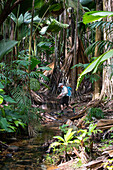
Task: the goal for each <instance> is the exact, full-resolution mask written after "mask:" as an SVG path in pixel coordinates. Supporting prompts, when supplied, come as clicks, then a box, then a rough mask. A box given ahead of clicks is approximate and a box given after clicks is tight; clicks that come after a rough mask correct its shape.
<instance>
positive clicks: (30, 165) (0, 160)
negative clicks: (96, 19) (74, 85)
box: [0, 105, 70, 170]
mask: <svg viewBox="0 0 113 170" xmlns="http://www.w3.org/2000/svg"><path fill="white" fill-rule="evenodd" d="M54 106H55V105H54ZM42 109H44V110H46V113H47V119H49V118H50V117H52V116H53V115H55V113H57V112H58V110H59V107H58V105H57V108H56V107H53V105H52V108H50V106H49V107H48V105H42ZM50 111H51V113H50ZM48 113H49V114H48ZM65 114H66V115H65V116H64V117H61V118H57V119H53V120H51V119H50V122H49V123H47V124H46V125H45V126H42V127H41V128H40V129H39V130H38V132H37V134H36V137H34V138H28V137H25V136H24V137H22V138H20V139H16V140H15V141H13V142H10V143H8V145H9V147H8V149H6V150H5V151H3V153H2V152H1V153H0V170H58V169H59V168H58V167H55V166H51V165H47V164H46V163H45V162H44V157H45V156H46V155H47V150H48V146H49V143H50V141H51V140H52V139H53V136H56V135H60V133H61V132H60V131H59V126H60V125H62V124H63V123H64V122H66V120H67V119H68V116H69V115H70V114H69V113H68V112H67V110H66V112H65ZM48 115H49V118H48ZM44 116H45V115H44ZM53 117H54V116H53ZM35 126H36V125H35Z"/></svg>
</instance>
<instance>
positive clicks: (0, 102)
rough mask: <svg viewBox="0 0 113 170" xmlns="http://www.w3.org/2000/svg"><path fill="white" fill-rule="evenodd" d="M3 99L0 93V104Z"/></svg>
mask: <svg viewBox="0 0 113 170" xmlns="http://www.w3.org/2000/svg"><path fill="white" fill-rule="evenodd" d="M3 99H4V98H3V96H1V95H0V104H2V102H3Z"/></svg>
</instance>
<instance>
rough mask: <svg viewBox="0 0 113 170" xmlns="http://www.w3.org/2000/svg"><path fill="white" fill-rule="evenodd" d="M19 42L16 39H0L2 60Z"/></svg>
mask: <svg viewBox="0 0 113 170" xmlns="http://www.w3.org/2000/svg"><path fill="white" fill-rule="evenodd" d="M17 43H18V42H17V41H15V40H2V41H0V61H1V60H2V58H3V56H4V55H5V54H6V53H8V52H9V50H11V49H12V48H13V47H14V46H15V45H16V44H17Z"/></svg>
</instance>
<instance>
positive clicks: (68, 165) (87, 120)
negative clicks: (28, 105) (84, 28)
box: [42, 98, 113, 170]
mask: <svg viewBox="0 0 113 170" xmlns="http://www.w3.org/2000/svg"><path fill="white" fill-rule="evenodd" d="M71 105H72V106H73V107H74V109H75V113H73V111H72V110H70V109H65V110H64V113H63V114H62V115H60V114H59V113H60V110H55V109H53V110H51V112H45V113H44V115H42V117H43V121H42V124H43V125H44V126H48V125H49V126H50V127H51V128H54V129H58V128H59V126H62V125H64V124H67V125H68V127H70V128H73V129H77V130H85V129H86V130H87V132H88V131H89V126H90V124H93V125H95V124H96V130H101V133H99V132H98V131H97V132H96V131H95V129H94V130H93V131H92V132H91V136H90V137H89V136H87V137H89V142H88V143H87V144H85V142H83V140H84V139H85V137H83V139H82V141H81V143H80V145H81V144H82V143H83V146H82V147H79V149H76V148H75V147H73V151H71V153H70V155H71V156H70V160H69V161H67V160H65V159H64V158H63V160H60V162H59V161H58V162H57V168H56V167H54V166H53V167H49V168H48V170H52V169H54V170H55V169H58V170H75V169H78V170H79V169H80V170H85V169H93V170H97V169H113V100H111V101H108V102H102V101H101V102H100V101H99V100H95V101H92V100H90V99H88V98H87V99H86V100H85V98H84V100H83V98H82V100H81V99H79V100H78V99H76V100H74V102H73V101H72V102H71ZM91 108H97V110H98V109H101V110H102V113H100V112H98V111H97V113H95V115H94V116H93V113H90V111H91V110H90V109H91ZM88 115H89V117H88ZM94 131H95V132H96V133H93V132H94ZM90 141H92V146H91V143H90ZM89 143H90V144H89ZM88 148H90V149H91V150H90V151H86V150H87V149H88Z"/></svg>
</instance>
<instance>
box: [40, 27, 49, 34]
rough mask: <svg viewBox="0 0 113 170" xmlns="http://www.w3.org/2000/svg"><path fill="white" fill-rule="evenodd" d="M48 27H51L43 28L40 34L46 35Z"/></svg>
mask: <svg viewBox="0 0 113 170" xmlns="http://www.w3.org/2000/svg"><path fill="white" fill-rule="evenodd" d="M48 27H49V26H45V27H43V28H42V29H41V31H40V34H42V35H44V34H45V33H46V31H47V29H48Z"/></svg>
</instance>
